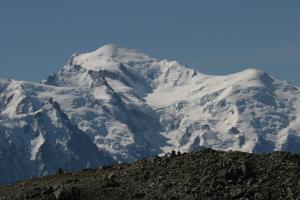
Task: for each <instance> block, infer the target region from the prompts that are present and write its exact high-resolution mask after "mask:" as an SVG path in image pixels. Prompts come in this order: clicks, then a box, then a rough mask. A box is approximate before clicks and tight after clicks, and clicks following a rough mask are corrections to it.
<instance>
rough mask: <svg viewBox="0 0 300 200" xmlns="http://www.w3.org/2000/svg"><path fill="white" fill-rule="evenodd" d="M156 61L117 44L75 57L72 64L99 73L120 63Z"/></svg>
mask: <svg viewBox="0 0 300 200" xmlns="http://www.w3.org/2000/svg"><path fill="white" fill-rule="evenodd" d="M154 60H155V59H154V58H152V57H150V56H147V55H146V54H144V53H141V52H138V51H136V50H134V49H127V48H123V47H121V46H119V45H117V44H107V45H104V46H102V47H100V48H98V49H96V50H95V51H92V52H89V53H83V54H76V55H74V56H73V58H72V64H75V65H80V66H82V67H84V68H86V69H88V70H96V71H98V70H101V69H103V68H107V67H108V68H110V67H114V66H115V65H116V64H118V63H124V64H134V63H144V62H152V61H154Z"/></svg>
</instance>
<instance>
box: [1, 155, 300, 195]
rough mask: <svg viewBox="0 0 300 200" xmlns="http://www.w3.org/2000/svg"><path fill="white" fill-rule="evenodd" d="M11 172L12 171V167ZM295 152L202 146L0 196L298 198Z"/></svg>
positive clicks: (18, 187)
mask: <svg viewBox="0 0 300 200" xmlns="http://www.w3.org/2000/svg"><path fill="white" fill-rule="evenodd" d="M12 170H13V169H12ZM299 178H300V156H298V155H293V154H290V153H283V152H275V153H271V154H260V155H256V154H249V153H241V152H222V151H214V150H210V149H204V150H201V151H199V152H192V153H186V154H180V153H175V152H173V153H172V154H170V155H167V156H165V157H153V158H148V159H145V160H141V161H138V162H135V163H133V164H117V165H114V166H105V167H103V168H102V169H97V170H96V169H85V170H83V171H81V172H77V173H68V172H64V171H63V170H59V171H58V172H57V174H56V175H54V176H49V177H42V178H33V179H32V180H28V181H21V182H18V183H15V184H10V185H7V186H2V187H0V199H1V200H2V199H44V200H46V199H47V200H50V199H59V200H77V199H78V200H79V199H83V200H85V199H174V200H176V199H180V200H181V199H285V200H286V199H300V179H299Z"/></svg>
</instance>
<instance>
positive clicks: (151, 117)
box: [0, 44, 300, 184]
mask: <svg viewBox="0 0 300 200" xmlns="http://www.w3.org/2000/svg"><path fill="white" fill-rule="evenodd" d="M299 99H300V92H299V88H298V87H297V86H295V85H293V84H291V83H289V82H287V81H280V80H277V79H276V78H274V77H272V76H271V75H269V74H267V73H265V72H263V71H261V70H258V69H255V68H248V69H246V70H244V71H242V72H239V73H235V74H231V75H225V76H213V75H207V74H203V73H201V72H199V71H197V70H195V69H193V68H189V67H187V66H185V65H181V64H180V63H178V62H177V61H168V60H158V59H155V58H152V57H150V56H148V55H145V54H143V53H140V52H138V51H136V50H133V49H126V48H123V47H120V46H118V45H114V44H113V45H105V46H103V47H101V48H99V49H97V50H95V51H93V52H89V53H83V54H74V55H73V56H72V57H71V58H70V59H69V61H68V62H67V63H66V64H65V65H64V66H63V67H62V69H61V70H60V71H59V72H58V73H55V74H50V75H49V76H48V77H47V79H46V80H43V81H41V82H40V83H33V82H28V81H17V80H13V79H9V80H0V173H1V175H2V176H1V177H0V184H3V183H9V182H13V181H17V180H21V179H25V178H29V177H33V176H42V175H48V174H52V173H55V171H56V170H57V169H58V168H63V169H66V170H70V171H73V170H80V169H82V168H86V167H99V166H103V165H109V164H112V163H117V162H133V161H135V160H137V159H142V158H145V157H150V156H156V155H164V154H165V153H168V152H170V151H172V150H178V151H181V152H187V151H192V150H197V149H201V148H203V147H208V148H213V149H218V150H225V151H230V150H233V151H236V150H238V151H245V152H253V153H265V152H272V151H291V152H294V153H298V154H299V153H300V148H299V147H300V146H299V145H300V119H299V117H300V115H299V111H300V101H299Z"/></svg>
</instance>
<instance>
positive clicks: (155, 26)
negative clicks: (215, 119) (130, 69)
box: [0, 0, 300, 85]
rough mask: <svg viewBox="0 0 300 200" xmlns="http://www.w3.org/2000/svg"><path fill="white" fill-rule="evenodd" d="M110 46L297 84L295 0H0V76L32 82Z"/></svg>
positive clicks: (299, 28)
mask: <svg viewBox="0 0 300 200" xmlns="http://www.w3.org/2000/svg"><path fill="white" fill-rule="evenodd" d="M110 43H116V44H119V45H121V46H124V47H127V48H134V49H137V50H139V51H142V52H144V53H146V54H149V55H151V56H154V57H157V58H167V59H170V60H172V59H176V60H178V61H179V62H180V63H182V64H186V65H188V66H191V67H194V68H197V69H199V71H201V72H203V73H209V74H229V73H233V72H237V71H240V70H242V69H244V68H246V67H256V68H260V69H262V70H264V71H266V72H268V73H270V74H272V75H274V76H275V77H277V78H279V79H284V80H288V81H290V82H292V83H295V84H297V85H300V79H299V78H298V77H299V73H300V59H299V58H300V1H296V0H294V1H292V0H285V1H282V0H263V1H262V0H251V1H241V0H226V1H222V0H218V1H217V0H207V1H204V0H186V1H183V0H151V1H144V0H126V1H125V0H107V1H104V0H84V1H82V0H51V1H46V0H28V1H20V0H1V2H0V78H8V77H13V78H15V79H20V80H32V81H39V80H42V79H44V78H45V77H46V76H47V75H48V74H49V73H53V72H57V71H58V70H59V69H60V68H61V66H62V65H63V64H64V63H66V61H67V60H68V58H69V57H70V56H71V55H72V54H73V53H75V52H86V51H91V50H94V49H96V48H98V47H100V46H102V45H104V44H110Z"/></svg>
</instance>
